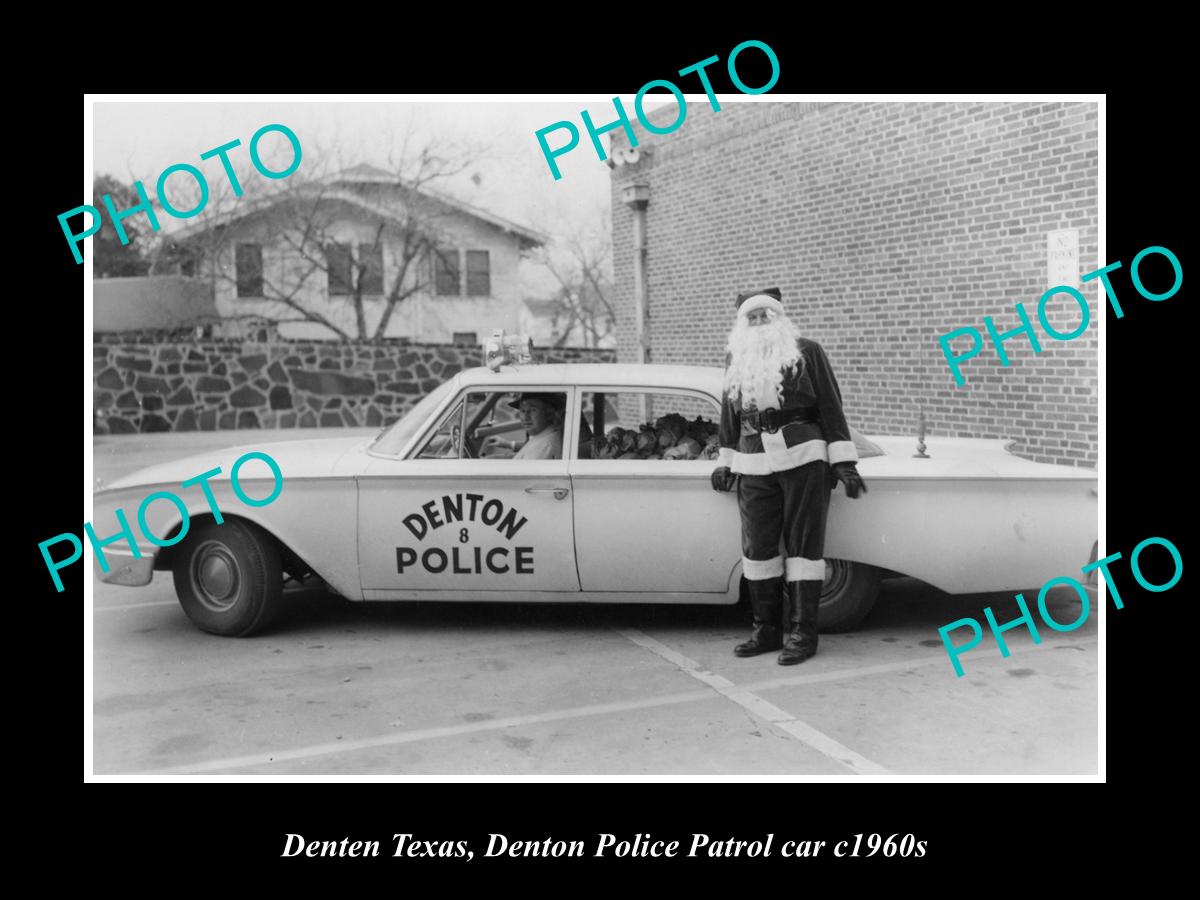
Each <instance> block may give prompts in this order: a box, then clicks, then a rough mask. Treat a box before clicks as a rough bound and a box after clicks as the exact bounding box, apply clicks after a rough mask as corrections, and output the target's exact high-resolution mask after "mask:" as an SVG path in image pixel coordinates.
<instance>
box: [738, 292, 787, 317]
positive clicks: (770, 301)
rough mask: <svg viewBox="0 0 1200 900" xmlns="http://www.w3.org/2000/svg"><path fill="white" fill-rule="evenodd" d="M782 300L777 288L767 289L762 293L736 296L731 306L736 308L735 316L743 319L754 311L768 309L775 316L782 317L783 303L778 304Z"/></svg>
mask: <svg viewBox="0 0 1200 900" xmlns="http://www.w3.org/2000/svg"><path fill="white" fill-rule="evenodd" d="M782 299H783V295H782V294H781V293H780V291H779V288H767V289H766V290H764V291H750V292H748V293H745V294H738V296H737V300H735V301H734V303H733V305H734V306H736V307H737V314H738V315H739V316H742V317H743V318H744V317H746V316H748V315H750V313H751V311H752V310H756V309H769V310H772V311H773V312H775V313H776V314H777V315H783V303H781V302H780V301H781V300H782Z"/></svg>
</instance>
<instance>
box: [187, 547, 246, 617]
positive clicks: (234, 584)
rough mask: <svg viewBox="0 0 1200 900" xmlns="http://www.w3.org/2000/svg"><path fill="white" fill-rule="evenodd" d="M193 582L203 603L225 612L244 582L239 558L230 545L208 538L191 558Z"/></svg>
mask: <svg viewBox="0 0 1200 900" xmlns="http://www.w3.org/2000/svg"><path fill="white" fill-rule="evenodd" d="M192 560H193V562H192V583H193V584H194V585H195V587H196V595H197V597H199V599H200V602H201V603H202V604H203V605H204V606H205V607H206V608H208V609H210V610H212V611H213V612H226V611H227V610H228V609H229V608H230V607H231V606H233V604H234V601H235V600H236V599H237V595H238V588H239V587H240V585H241V578H240V574H241V573H240V572H239V570H238V564H237V560H236V559H234V557H233V554H232V553H230V552H229V548H228V547H226V546H225V545H224V544H221V543H218V542H217V541H206V542H205V543H203V544H201V545H200V546H199V547H198V548H197V549H196V554H195V556H193V557H192Z"/></svg>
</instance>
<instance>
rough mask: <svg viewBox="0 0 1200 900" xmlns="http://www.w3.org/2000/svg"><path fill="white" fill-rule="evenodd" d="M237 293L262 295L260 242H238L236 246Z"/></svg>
mask: <svg viewBox="0 0 1200 900" xmlns="http://www.w3.org/2000/svg"><path fill="white" fill-rule="evenodd" d="M235 252H236V260H235V261H236V268H237V295H238V296H239V297H261V296H262V295H263V261H262V245H261V244H238V245H237V248H236V251H235Z"/></svg>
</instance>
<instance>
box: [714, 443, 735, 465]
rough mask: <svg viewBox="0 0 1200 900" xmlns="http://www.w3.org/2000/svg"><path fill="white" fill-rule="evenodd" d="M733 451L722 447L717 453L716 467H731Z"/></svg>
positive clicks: (730, 448)
mask: <svg viewBox="0 0 1200 900" xmlns="http://www.w3.org/2000/svg"><path fill="white" fill-rule="evenodd" d="M733 457H734V450H733V448H732V447H722V448H721V449H720V450H718V451H717V467H718V468H720V467H721V466H729V467H731V468H732V467H733Z"/></svg>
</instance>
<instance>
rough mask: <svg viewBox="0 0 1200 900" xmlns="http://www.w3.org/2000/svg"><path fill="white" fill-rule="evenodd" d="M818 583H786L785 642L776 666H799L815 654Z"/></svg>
mask: <svg viewBox="0 0 1200 900" xmlns="http://www.w3.org/2000/svg"><path fill="white" fill-rule="evenodd" d="M821 585H822V582H820V581H789V582H788V585H787V591H788V600H787V619H788V622H787V638H786V639H785V640H784V642H783V652H782V653H780V654H779V659H778V660H777V662H778V663H779V664H780V665H781V666H794V665H795V664H796V663H802V662H804V661H805V660H806V659H808V658H809V657H810V656H812V655H814V654H815V653H816V652H817V611H818V610H819V609H820V607H821Z"/></svg>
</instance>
